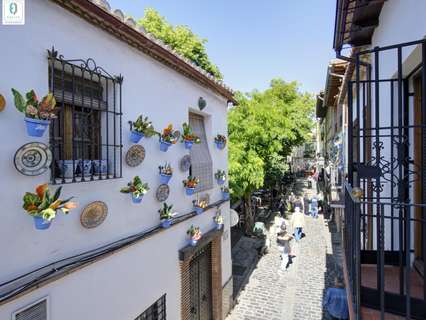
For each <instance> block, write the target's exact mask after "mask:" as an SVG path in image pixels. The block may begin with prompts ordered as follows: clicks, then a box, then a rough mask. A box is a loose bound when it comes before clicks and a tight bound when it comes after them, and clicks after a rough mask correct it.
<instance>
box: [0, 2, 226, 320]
mask: <svg viewBox="0 0 426 320" xmlns="http://www.w3.org/2000/svg"><path fill="white" fill-rule="evenodd" d="M25 22H26V24H25V25H24V26H0V40H1V43H2V44H4V45H2V50H1V59H0V70H1V77H0V93H1V94H3V95H4V96H5V98H6V103H7V106H6V109H5V110H4V111H3V112H1V113H0V136H1V137H3V141H2V143H1V144H0V172H1V178H0V199H1V205H2V210H1V216H2V222H1V224H0V252H1V262H0V266H1V267H0V282H3V281H7V280H9V279H11V278H13V277H15V276H18V275H20V274H22V273H25V272H28V271H30V270H32V269H34V268H36V267H39V266H42V265H44V264H46V263H48V262H52V261H55V260H57V259H60V258H64V257H67V256H70V255H73V254H76V253H80V252H82V251H85V250H88V249H93V248H96V247H98V246H99V245H102V244H106V243H109V242H111V241H113V240H116V239H119V238H122V237H124V236H127V235H131V234H134V233H136V232H140V231H142V230H145V229H149V228H150V227H152V226H154V225H157V224H159V216H158V213H157V210H158V209H159V207H160V203H159V202H158V201H157V200H156V198H155V190H156V188H157V186H158V185H159V176H158V165H160V164H162V163H164V162H165V161H169V162H171V164H172V166H173V167H174V169H175V171H174V175H173V178H172V179H171V181H170V183H169V186H170V196H169V198H168V200H167V202H168V203H169V204H173V205H174V209H175V210H176V211H178V212H181V213H186V212H188V211H190V210H191V208H192V200H193V199H194V196H193V197H188V196H186V195H185V193H184V188H183V186H182V180H183V179H185V178H186V176H187V173H184V172H181V171H180V170H179V160H180V159H181V158H182V157H183V156H184V155H185V154H187V151H186V150H185V149H184V147H183V144H181V143H178V144H177V145H175V146H172V147H171V148H170V149H169V151H168V152H167V153H163V152H160V150H159V143H158V139H156V138H151V139H144V140H143V141H142V142H141V143H142V144H143V146H144V147H145V150H146V157H145V160H144V162H143V163H142V164H141V165H140V166H138V167H136V168H130V167H128V166H127V165H126V164H125V162H124V155H125V153H126V151H127V149H128V148H129V147H130V142H129V141H128V133H129V132H128V125H127V122H128V121H129V120H135V119H136V117H137V116H138V115H139V114H143V115H146V116H148V117H149V118H150V120H152V121H153V124H154V126H155V128H156V129H157V130H159V131H160V130H162V129H163V128H164V127H166V126H167V125H168V124H169V123H172V124H173V125H174V127H175V128H176V129H181V125H182V123H183V122H187V121H188V112H189V110H190V109H191V108H193V109H194V110H197V109H198V108H197V101H198V98H199V97H200V96H202V97H204V98H205V99H206V101H207V107H206V108H205V109H204V110H203V113H202V114H203V115H205V116H206V117H207V118H208V121H207V124H206V134H207V139H208V141H209V147H210V154H211V156H212V159H213V172H216V170H218V169H224V170H227V150H226V149H225V150H223V151H219V150H216V149H215V148H214V145H213V137H214V136H215V135H216V134H218V133H222V134H224V133H226V132H227V124H226V100H225V99H224V98H222V97H219V96H217V95H215V94H214V93H212V92H211V91H209V90H208V89H205V88H203V87H201V86H199V85H198V84H196V83H194V82H192V81H191V80H189V79H187V78H186V77H184V76H182V75H180V74H178V73H177V72H175V71H173V70H171V69H169V68H168V67H166V66H164V65H162V64H160V63H158V62H157V61H155V60H153V59H151V58H149V57H148V56H146V55H144V54H143V53H141V52H140V51H138V50H136V49H134V48H132V47H129V46H128V45H127V44H125V43H124V42H121V41H119V40H118V39H116V38H115V37H113V36H111V35H109V34H107V33H106V32H104V31H102V30H101V29H98V28H96V27H95V26H93V25H91V24H89V23H87V22H85V21H84V20H82V19H80V18H79V17H77V16H75V15H73V14H71V13H69V12H67V11H65V10H64V9H62V8H61V7H59V6H58V5H56V4H53V3H51V2H50V1H46V0H31V1H26V20H25ZM52 45H54V46H55V48H56V49H57V50H58V51H59V53H60V54H63V55H64V57H65V58H66V59H75V58H82V59H87V58H89V57H90V58H93V59H94V60H95V61H96V63H97V64H98V65H99V66H102V67H103V68H105V69H106V70H107V71H108V72H109V73H111V74H122V75H123V77H124V81H123V88H122V89H123V91H122V92H123V93H122V98H123V100H122V101H123V102H122V107H123V119H122V123H123V143H124V147H123V178H122V179H117V180H110V181H97V182H86V183H78V184H67V185H64V187H63V192H62V194H63V196H64V197H68V196H75V197H76V201H78V203H79V208H78V209H75V210H73V211H72V212H71V213H70V214H69V215H68V216H63V215H58V217H57V218H56V219H55V221H54V222H53V224H52V226H51V227H50V229H48V230H46V231H37V230H35V228H34V226H33V221H32V218H30V217H29V216H28V215H26V214H25V212H24V211H23V209H22V208H21V206H22V196H23V194H24V193H25V191H33V190H34V188H35V186H36V185H38V184H41V183H45V182H49V181H50V173H49V172H46V173H45V174H43V175H41V176H37V177H27V176H23V175H21V174H20V173H18V172H17V171H16V170H15V168H14V165H13V157H14V154H15V152H16V150H17V149H18V148H19V147H20V146H21V145H23V144H25V143H28V142H30V141H40V142H44V143H46V144H48V134H45V137H43V138H40V139H36V138H31V137H28V136H27V135H26V132H25V126H24V121H23V116H22V114H20V113H18V112H17V111H16V110H15V107H14V104H13V99H12V94H11V91H10V89H11V88H12V87H13V88H17V89H18V90H20V91H23V92H26V91H27V90H29V89H31V88H33V89H34V90H35V91H36V93H38V95H39V96H42V95H44V94H45V93H47V91H48V61H47V51H46V50H47V49H50V48H51V47H52ZM135 175H139V176H140V177H141V178H142V179H143V180H144V181H147V182H148V183H149V185H150V187H151V190H150V191H149V192H148V194H147V195H145V197H144V199H143V202H142V204H140V205H135V204H132V203H131V201H130V199H129V196H127V195H124V194H121V193H120V192H119V190H120V188H121V187H122V186H125V185H126V184H127V182H128V181H130V180H131V179H132V177H133V176H135ZM55 188H56V187H53V189H55ZM207 192H208V193H209V194H210V199H211V202H214V201H217V200H219V199H220V198H221V193H220V188H219V187H218V186H217V185H216V183H215V184H214V189H211V190H208V191H207ZM95 200H101V201H104V202H106V203H107V205H108V209H109V214H108V217H107V219H106V221H105V222H104V223H103V224H102V225H100V226H99V227H97V228H95V229H92V230H88V229H84V228H83V227H82V226H81V225H80V212H81V209H82V208H84V207H85V206H86V205H87V204H89V203H90V202H92V201H95ZM214 211H215V210H213V209H212V210H210V211H208V212H206V213H203V214H202V215H201V216H197V217H194V218H193V219H191V220H189V221H186V222H184V223H182V224H179V225H178V226H175V227H173V228H171V229H168V230H166V231H165V232H161V233H160V234H158V235H155V236H153V237H152V238H150V239H149V240H145V241H143V242H141V243H139V244H136V245H134V246H132V247H130V248H128V249H126V250H124V251H122V252H120V253H118V254H115V255H113V256H111V257H109V258H107V259H105V260H102V261H100V262H98V263H95V264H93V265H91V266H89V267H87V268H84V269H82V270H80V271H78V272H75V273H73V274H71V275H69V276H66V277H64V278H62V279H61V280H58V281H56V282H53V283H51V284H49V285H48V286H45V287H43V288H41V289H38V290H36V291H34V292H32V293H30V294H27V295H25V296H24V297H22V298H19V299H17V300H14V301H12V302H10V303H8V304H6V305H4V306H0V318H1V319H8V318H9V317H10V315H11V313H12V312H13V311H14V310H16V309H18V308H20V307H22V306H23V305H25V304H27V303H29V302H32V301H34V300H37V299H38V298H39V297H42V296H45V295H49V296H50V302H51V306H50V309H51V312H52V313H51V315H52V318H51V319H61V320H67V319H70V320H71V319H89V318H92V319H114V320H115V319H134V318H135V317H136V316H137V315H138V314H140V313H141V312H143V311H144V310H145V308H146V307H148V306H149V305H151V304H152V303H153V302H154V301H155V300H157V299H158V298H159V297H160V296H161V295H162V294H164V293H166V294H167V315H168V319H179V317H180V316H179V315H180V312H179V308H180V286H179V283H180V278H179V268H178V250H179V249H181V248H182V247H184V246H185V245H186V230H187V228H188V227H189V226H190V225H191V224H194V225H198V226H200V227H201V229H202V231H203V232H207V231H208V230H209V229H211V228H212V227H213V222H212V217H213V215H214ZM222 214H223V215H224V218H225V234H226V235H227V236H224V237H223V243H222V253H223V254H222V271H223V274H222V281H223V284H224V283H225V282H226V281H227V280H228V279H229V277H230V276H231V257H230V234H229V204H228V203H227V204H224V205H223V206H222ZM90 315H92V316H90Z"/></svg>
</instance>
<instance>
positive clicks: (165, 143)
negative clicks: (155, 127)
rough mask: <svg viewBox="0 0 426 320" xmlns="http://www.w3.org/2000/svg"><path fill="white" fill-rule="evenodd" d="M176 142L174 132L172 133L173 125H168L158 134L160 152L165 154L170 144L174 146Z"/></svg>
mask: <svg viewBox="0 0 426 320" xmlns="http://www.w3.org/2000/svg"><path fill="white" fill-rule="evenodd" d="M177 140H178V137H177V136H176V134H175V132H174V131H173V125H172V124H169V125H168V126H167V128H165V129H164V130H163V133H162V134H160V150H161V151H163V152H166V151H167V150H169V147H170V146H171V145H172V144H175V143H176V142H177Z"/></svg>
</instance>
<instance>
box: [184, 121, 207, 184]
mask: <svg viewBox="0 0 426 320" xmlns="http://www.w3.org/2000/svg"><path fill="white" fill-rule="evenodd" d="M189 125H190V126H191V127H192V130H193V131H194V134H195V135H197V136H198V137H200V139H201V143H200V144H194V145H193V146H192V148H191V169H190V174H191V175H192V176H195V177H197V178H198V179H200V183H199V184H198V186H197V188H196V189H195V191H196V192H200V191H204V190H207V189H211V188H212V187H213V162H212V158H211V156H210V151H209V146H208V141H207V136H206V130H205V126H204V117H203V116H200V115H198V114H194V113H190V114H189Z"/></svg>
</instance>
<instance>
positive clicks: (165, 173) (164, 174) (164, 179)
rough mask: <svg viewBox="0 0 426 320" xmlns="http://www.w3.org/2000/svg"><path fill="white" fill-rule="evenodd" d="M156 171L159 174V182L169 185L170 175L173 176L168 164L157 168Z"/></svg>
mask: <svg viewBox="0 0 426 320" xmlns="http://www.w3.org/2000/svg"><path fill="white" fill-rule="evenodd" d="M158 170H159V172H160V182H161V184H167V183H169V181H170V179H171V177H172V175H173V168H172V166H171V165H170V163H168V162H166V163H165V164H164V166H159V167H158Z"/></svg>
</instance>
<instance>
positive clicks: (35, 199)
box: [22, 183, 77, 230]
mask: <svg viewBox="0 0 426 320" xmlns="http://www.w3.org/2000/svg"><path fill="white" fill-rule="evenodd" d="M61 190H62V187H59V188H58V189H56V192H55V194H54V195H53V196H51V195H50V191H49V187H48V185H47V183H46V184H42V185H39V186H37V188H36V192H35V193H31V192H26V193H25V195H24V198H23V200H24V205H23V206H22V207H23V208H24V209H25V211H27V213H28V214H29V215H30V216H32V217H33V218H34V224H35V228H36V229H38V230H45V229H47V228H49V227H50V224H51V222H52V220H53V219H55V217H56V213H57V211H58V210H61V211H62V212H63V213H65V214H67V213H68V211H69V210H70V209H74V208H76V207H77V204H76V203H75V202H71V201H70V200H71V199H72V198H68V199H66V200H61V199H59V196H60V195H61Z"/></svg>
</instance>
